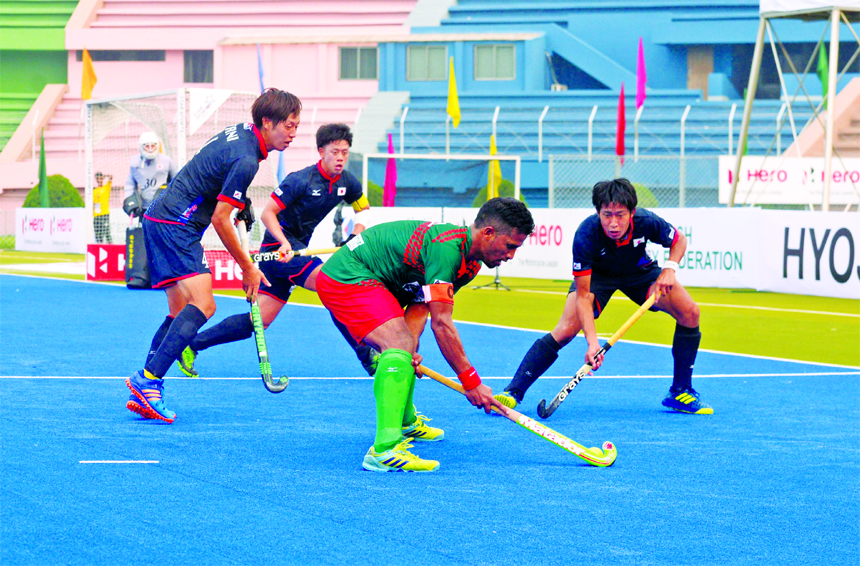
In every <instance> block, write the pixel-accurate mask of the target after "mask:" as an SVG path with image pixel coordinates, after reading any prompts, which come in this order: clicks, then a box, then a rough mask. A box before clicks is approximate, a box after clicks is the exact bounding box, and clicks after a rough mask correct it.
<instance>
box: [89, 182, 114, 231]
mask: <svg viewBox="0 0 860 566" xmlns="http://www.w3.org/2000/svg"><path fill="white" fill-rule="evenodd" d="M112 180H113V175H104V174H102V173H101V172H98V173H96V187H95V188H94V189H93V229H94V230H95V233H96V243H98V244H112V243H113V238H111V234H110V191H111V181H112Z"/></svg>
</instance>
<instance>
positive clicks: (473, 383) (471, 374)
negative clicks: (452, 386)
mask: <svg viewBox="0 0 860 566" xmlns="http://www.w3.org/2000/svg"><path fill="white" fill-rule="evenodd" d="M457 379H459V380H460V383H462V384H463V389H465V390H466V391H471V390H472V389H474V388H476V387H477V386H479V385H481V378H480V377H478V372H476V371H475V368H473V367H472V368H469V369H467V370H466V371H464V372H463V373H461V374H460V375H458V376H457Z"/></svg>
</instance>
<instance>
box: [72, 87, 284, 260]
mask: <svg viewBox="0 0 860 566" xmlns="http://www.w3.org/2000/svg"><path fill="white" fill-rule="evenodd" d="M258 96H259V94H258V93H251V92H238V91H230V90H219V89H197V88H181V89H174V90H165V91H158V92H150V93H142V94H134V95H127V96H119V97H113V98H103V99H92V100H87V101H86V106H85V128H86V129H85V132H86V134H85V144H86V164H85V174H86V181H85V186H84V187H85V201H86V207H87V210H88V211H89V212H88V213H87V215H86V218H87V219H88V226H87V243H88V244H89V243H96V242H102V243H108V241H111V242H112V243H114V244H121V243H124V242H125V229H126V228H127V227H129V225H130V223H131V220H130V218H129V217H128V216H127V215H126V214H125V212H123V210H122V203H123V201H124V200H125V188H124V187H125V183H126V180H127V179H128V177H129V172H130V163H131V160H132V158H133V157H135V156H137V155H139V154H140V148H139V147H138V139H139V138H140V135H141V134H142V133H143V132H146V131H152V132H154V133H155V134H156V135H157V136H158V138H159V140H160V142H161V147H160V151H161V152H162V153H164V154H166V155H168V156H169V157H171V158H172V159H173V160H174V161H175V162H176V165H177V166H178V167H179V168H181V167H182V166H183V165H185V163H186V161H187V160H188V159H190V158H191V157H192V156H193V155H194V154H195V153H197V151H198V150H199V149H200V148H201V147H203V145H204V144H205V143H206V142H207V141H208V140H209V139H211V138H212V137H213V136H215V135H216V134H218V133H219V132H221V131H223V130H224V128H226V127H228V126H231V125H233V124H239V123H243V122H251V121H252V118H251V105H252V104H253V102H254V100H256V99H257V97H258ZM277 161H278V159H277V156H276V155H270V156H269V159H266V160H265V161H262V162H261V163H260V169H259V171H258V172H257V175H256V176H255V177H254V180H253V182H252V183H251V186H250V187H249V188H248V193H247V194H248V196H250V197H251V202H252V204H253V206H254V209H255V211H256V213H257V214H258V215H259V213H260V212H261V211H262V209H263V206H264V205H265V203H266V200H267V199H268V198H269V195H270V194H271V193H272V190H274V188H275V187H277ZM96 173H101V174H102V175H103V176H105V177H106V178H108V176H110V178H111V189H110V193H109V195H110V196H109V206H108V210H109V213H110V216H109V221H108V222H105V221H104V220H101V221H100V222H98V223H97V222H95V221H94V215H93V210H94V209H93V189H94V188H96V186H95V175H96ZM262 235H263V230H262V228H261V224H260V223H255V224H254V226H253V230H252V233H251V234H249V236H250V238H251V244H252V247H254V246H255V245H257V244H259V242H260V241H261V240H262ZM202 242H203V247H204V248H206V249H207V250H223V249H224V246H223V244H222V243H221V240H220V238H219V237H218V235H217V234H216V233H215V231H214V230H213V229H212V228H211V227H210V228H209V229H208V230H207V231H206V232H205V233H204V235H203V239H202Z"/></svg>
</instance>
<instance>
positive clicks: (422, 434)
mask: <svg viewBox="0 0 860 566" xmlns="http://www.w3.org/2000/svg"><path fill="white" fill-rule="evenodd" d="M415 416H416V419H415V422H414V423H412V424H411V425H409V426H405V427H403V439H404V440H418V441H419V442H438V441H440V440H442V439H443V438H445V431H444V430H442V429H441V428H436V427H432V426H428V425H426V424H425V423H426V422H427V421H431V420H433V419H430V418H427V417H425V416H424V415H422V414H421V413H418V412H416V413H415Z"/></svg>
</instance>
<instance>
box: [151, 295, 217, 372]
mask: <svg viewBox="0 0 860 566" xmlns="http://www.w3.org/2000/svg"><path fill="white" fill-rule="evenodd" d="M206 320H207V319H206V315H205V314H203V311H201V310H200V309H198V308H197V307H195V306H194V305H185V308H183V309H182V310H181V311H179V314H178V315H176V318H175V319H174V320H173V322H172V323H171V324H170V328H168V329H167V335H166V336H165V337H164V340H162V341H161V345H160V346H159V347H158V351H157V352H155V355H154V356H152V359H151V360H149V363H147V364H146V370H147V371H148V372H149V373H151V374H152V375H154V376H155V377H158V378H161V377H164V374H166V373H167V370H168V369H170V366H171V365H172V364H173V362H175V361H176V359H177V358H178V357H179V354H180V353H182V350H184V349H185V347H186V346H187V345H188V344H189V343H190V342H191V339H192V338H194V335H195V334H197V330H199V329H200V327H201V326H203V325H204V324H206Z"/></svg>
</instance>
